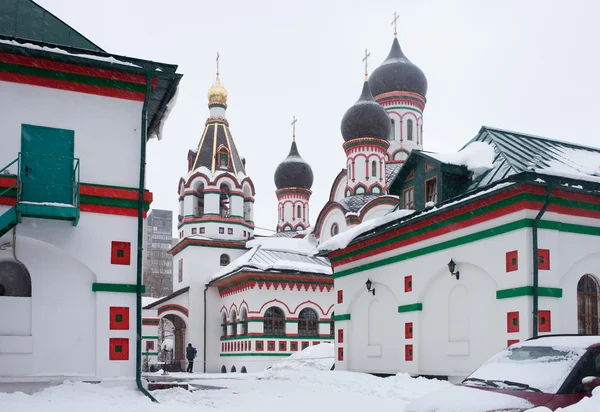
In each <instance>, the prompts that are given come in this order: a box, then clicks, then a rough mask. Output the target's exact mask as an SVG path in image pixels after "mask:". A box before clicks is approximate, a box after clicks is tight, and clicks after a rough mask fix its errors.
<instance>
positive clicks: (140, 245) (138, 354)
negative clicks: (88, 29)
mask: <svg viewBox="0 0 600 412" xmlns="http://www.w3.org/2000/svg"><path fill="white" fill-rule="evenodd" d="M153 73H154V71H147V72H146V95H145V97H144V105H143V106H142V131H141V136H140V137H141V141H140V181H139V186H138V237H137V278H136V312H135V313H136V315H137V316H136V351H135V382H136V384H137V387H138V389H139V390H140V392H142V393H143V394H144V395H146V396H147V397H148V398H150V399H151V400H152V402H156V403H158V401H157V400H156V398H155V397H154V396H152V395H151V394H150V392H148V391H147V390H146V388H144V385H143V384H142V263H143V259H142V251H143V249H144V187H145V182H146V141H147V138H146V137H147V136H146V134H147V131H146V125H147V119H146V117H147V114H148V102H149V100H150V96H151V94H152V75H153Z"/></svg>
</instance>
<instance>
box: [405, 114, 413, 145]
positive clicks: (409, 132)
mask: <svg viewBox="0 0 600 412" xmlns="http://www.w3.org/2000/svg"><path fill="white" fill-rule="evenodd" d="M412 139H413V121H412V119H408V120H407V121H406V140H412Z"/></svg>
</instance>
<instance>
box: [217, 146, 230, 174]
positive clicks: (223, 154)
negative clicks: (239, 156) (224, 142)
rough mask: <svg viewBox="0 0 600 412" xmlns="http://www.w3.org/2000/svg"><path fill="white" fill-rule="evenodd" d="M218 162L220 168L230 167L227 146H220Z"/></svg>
mask: <svg viewBox="0 0 600 412" xmlns="http://www.w3.org/2000/svg"><path fill="white" fill-rule="evenodd" d="M217 162H218V167H219V169H228V168H229V150H227V148H226V147H225V146H221V147H219V151H218V158H217Z"/></svg>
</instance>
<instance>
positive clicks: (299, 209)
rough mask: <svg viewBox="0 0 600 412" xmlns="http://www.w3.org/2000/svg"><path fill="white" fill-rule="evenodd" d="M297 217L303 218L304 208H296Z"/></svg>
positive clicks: (298, 206)
mask: <svg viewBox="0 0 600 412" xmlns="http://www.w3.org/2000/svg"><path fill="white" fill-rule="evenodd" d="M296 216H297V217H298V219H300V218H301V217H302V206H300V205H297V206H296Z"/></svg>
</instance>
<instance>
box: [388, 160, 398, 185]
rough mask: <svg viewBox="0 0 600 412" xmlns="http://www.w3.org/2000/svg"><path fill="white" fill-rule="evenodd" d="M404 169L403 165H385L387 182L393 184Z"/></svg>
mask: <svg viewBox="0 0 600 412" xmlns="http://www.w3.org/2000/svg"><path fill="white" fill-rule="evenodd" d="M400 169H402V163H386V165H385V181H386V182H388V183H391V182H393V181H394V179H395V178H396V176H397V175H398V172H400Z"/></svg>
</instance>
